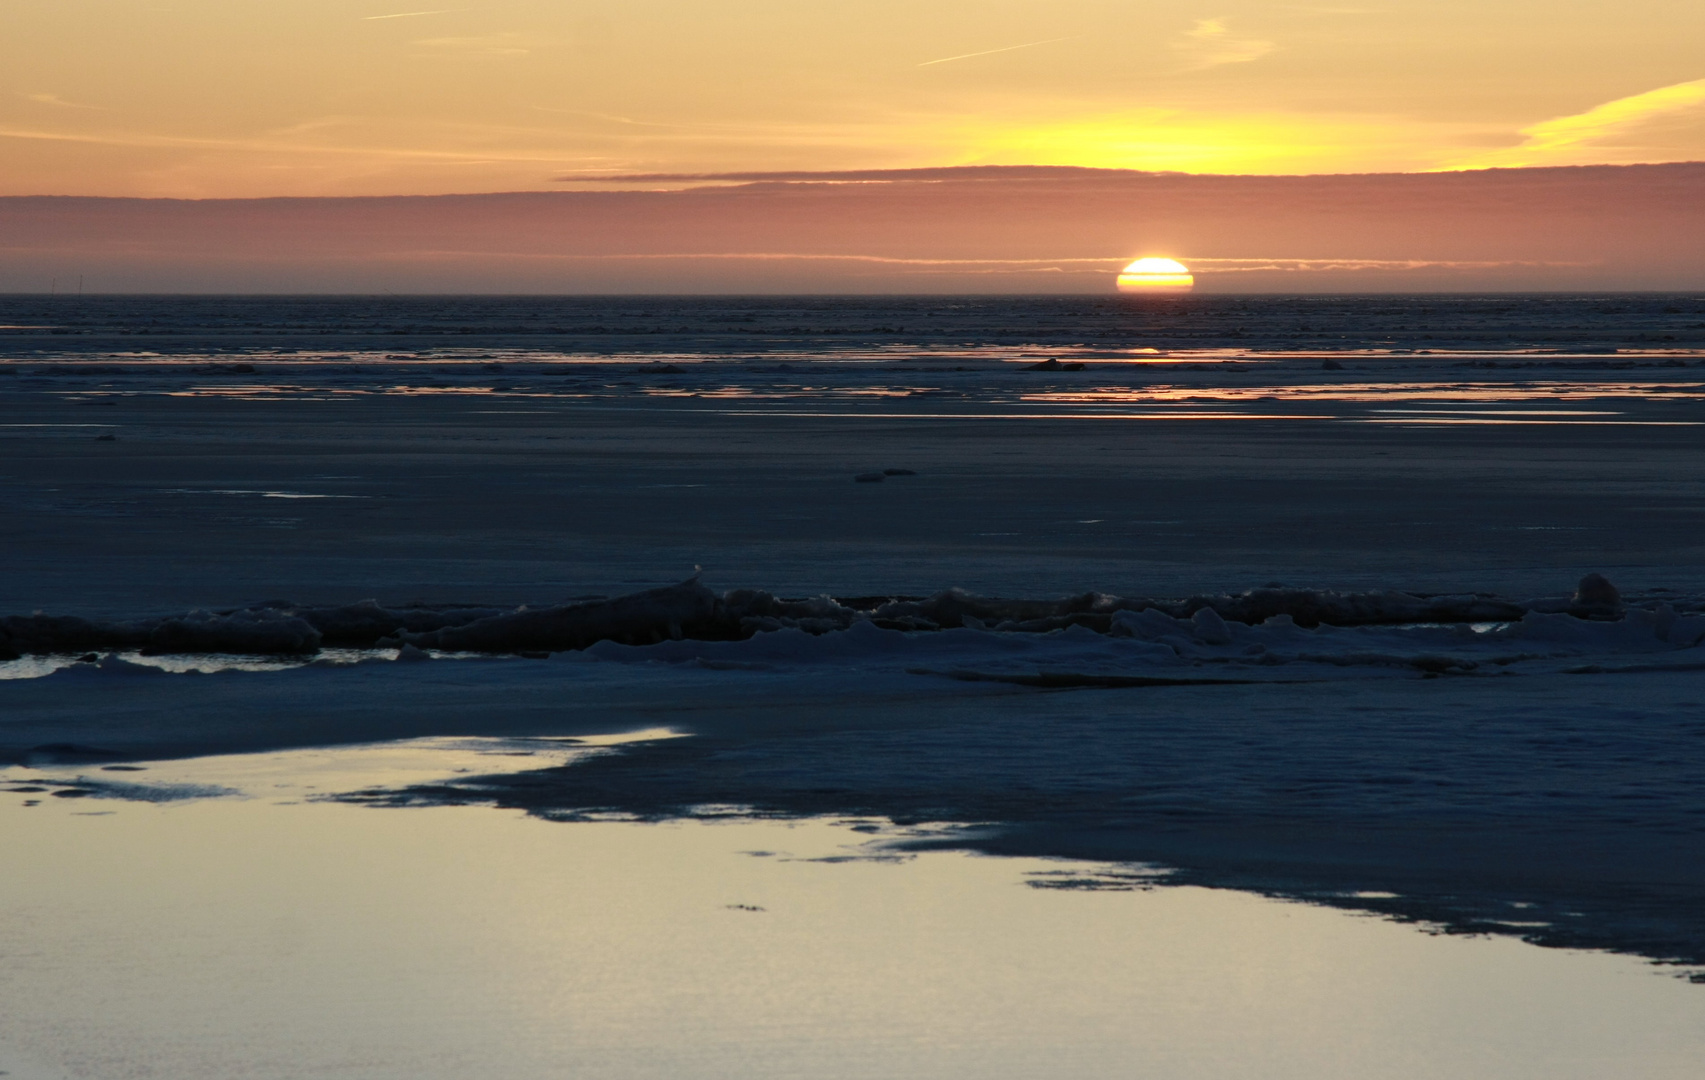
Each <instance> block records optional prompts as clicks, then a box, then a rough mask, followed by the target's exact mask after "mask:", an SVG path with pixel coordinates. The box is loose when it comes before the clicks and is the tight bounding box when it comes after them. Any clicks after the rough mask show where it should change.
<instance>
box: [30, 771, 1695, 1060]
mask: <svg viewBox="0 0 1705 1080" xmlns="http://www.w3.org/2000/svg"><path fill="white" fill-rule="evenodd" d="M425 749H426V748H422V747H409V746H402V747H395V748H392V749H391V750H386V749H383V748H377V747H375V748H368V749H365V750H361V751H338V752H323V756H322V757H321V758H320V759H319V761H318V763H317V764H316V761H315V759H314V753H316V752H308V753H306V754H301V753H299V754H293V755H256V756H255V758H254V759H253V760H251V761H250V762H248V763H247V764H243V763H242V762H240V761H239V760H238V759H224V760H223V761H220V762H212V763H208V762H204V763H201V764H195V763H187V764H184V765H182V766H179V767H176V768H175V769H167V768H166V767H164V766H162V765H150V766H148V767H147V769H146V770H145V771H143V772H132V773H126V774H123V775H124V776H125V777H126V778H127V779H126V782H129V781H130V780H131V779H134V778H146V777H155V778H157V779H156V781H154V782H161V779H163V778H165V777H166V776H167V775H168V774H170V776H171V779H172V782H174V783H183V782H187V781H190V780H199V781H203V782H205V781H208V780H209V779H211V778H213V777H215V776H217V777H222V778H224V779H225V780H226V781H228V782H234V783H236V784H237V785H238V786H239V787H241V788H242V789H244V790H246V791H249V792H251V793H257V792H270V794H269V796H268V797H265V798H250V799H247V800H235V799H228V798H227V799H191V800H188V801H180V802H160V803H149V804H144V803H136V802H116V801H112V800H94V799H75V800H53V799H47V800H43V801H40V803H39V804H38V805H36V806H33V807H29V808H24V807H22V806H21V805H19V803H18V802H16V801H13V798H7V799H6V800H5V801H3V802H0V820H3V821H4V826H3V827H0V859H3V860H4V863H5V865H6V866H7V867H8V868H9V871H8V873H7V874H6V875H4V876H0V957H4V959H5V962H4V964H0V1069H5V1070H7V1071H8V1072H9V1073H10V1074H11V1076H13V1077H23V1078H27V1080H50V1078H51V1080H66V1078H69V1077H73V1076H102V1077H106V1076H113V1077H117V1076H143V1075H152V1076H171V1077H174V1078H178V1080H204V1078H205V1080H225V1078H227V1077H230V1076H232V1075H236V1074H238V1073H240V1074H241V1075H243V1076H245V1077H249V1078H254V1080H273V1078H277V1080H284V1078H290V1080H296V1078H300V1077H305V1076H327V1075H339V1076H352V1077H366V1078H374V1080H377V1078H393V1077H394V1078H398V1080H402V1078H408V1080H435V1078H440V1077H442V1078H450V1077H455V1078H462V1077H466V1076H470V1075H481V1076H501V1077H505V1078H513V1080H530V1078H534V1077H538V1078H544V1077H559V1076H565V1075H587V1076H597V1077H615V1078H623V1077H671V1078H673V1077H682V1076H688V1077H735V1076H738V1077H756V1078H764V1077H784V1076H807V1075H808V1076H813V1077H860V1078H864V1077H871V1076H884V1077H887V1076H893V1077H930V1078H934V1077H942V1076H978V1077H996V1078H1003V1077H1015V1078H1016V1077H1023V1078H1026V1080H1029V1078H1031V1077H1035V1076H1039V1075H1109V1074H1112V1075H1159V1076H1167V1077H1183V1078H1191V1077H1204V1078H1206V1077H1213V1078H1216V1080H1217V1078H1222V1077H1226V1076H1240V1075H1241V1076H1262V1077H1269V1078H1279V1080H1283V1078H1291V1077H1296V1078H1302V1077H1307V1078H1310V1080H1314V1078H1319V1077H1357V1078H1367V1077H1372V1078H1382V1077H1390V1078H1398V1077H1401V1078H1404V1080H1412V1078H1416V1077H1422V1078H1426V1077H1440V1078H1443V1077H1450V1078H1452V1080H1476V1078H1487V1080H1491V1078H1496V1080H1523V1078H1527V1077H1533V1078H1539V1077H1544V1078H1546V1080H1559V1078H1562V1080H1571V1078H1581V1080H1586V1078H1589V1077H1591V1078H1595V1080H1596V1078H1599V1077H1602V1076H1605V1075H1609V1074H1615V1075H1628V1076H1640V1077H1642V1078H1647V1080H1667V1078H1672V1077H1673V1078H1680V1077H1692V1076H1695V1075H1697V1066H1698V1061H1699V1060H1700V1059H1701V1055H1702V1054H1705V993H1702V992H1701V991H1700V989H1699V988H1697V987H1692V986H1689V985H1687V984H1685V983H1682V982H1679V981H1677V980H1674V979H1669V978H1664V977H1662V976H1661V975H1659V974H1657V973H1655V972H1654V971H1653V970H1652V969H1650V968H1647V967H1644V966H1642V965H1641V964H1639V963H1638V962H1636V961H1632V960H1629V959H1626V958H1619V957H1612V956H1605V955H1595V954H1574V953H1567V952H1562V951H1556V950H1542V949H1536V948H1532V947H1529V946H1525V945H1522V944H1520V943H1517V942H1514V941H1510V940H1470V939H1464V938H1457V937H1437V936H1429V935H1427V934H1425V933H1418V932H1417V930H1416V928H1414V927H1409V926H1401V925H1397V924H1394V923H1389V922H1385V921H1381V920H1377V919H1372V918H1366V917H1356V916H1352V915H1347V914H1344V913H1342V912H1338V911H1333V910H1329V909H1325V908H1316V907H1308V906H1303V905H1297V904H1288V903H1280V902H1276V901H1271V900H1265V899H1261V898H1259V897H1255V896H1252V895H1249V894H1243V893H1235V892H1228V891H1221V890H1207V889H1200V888H1193V887H1164V888H1161V887H1156V886H1157V885H1160V884H1162V883H1164V875H1158V874H1157V873H1156V872H1155V871H1153V870H1152V868H1145V867H1141V866H1107V865H1100V864H1081V863H1062V862H1055V861H1048V860H1040V859H994V858H985V857H977V856H973V855H968V854H964V853H960V852H951V851H922V852H917V851H907V850H904V848H903V846H897V845H903V842H904V841H906V840H908V839H911V840H916V839H919V838H920V837H923V838H927V837H928V835H929V834H930V832H931V830H930V829H929V828H923V829H914V830H902V829H895V828H893V827H892V826H890V825H888V824H887V823H886V822H882V821H870V820H862V819H856V820H847V819H814V820H805V821H786V822H783V821H766V820H753V819H750V818H741V817H738V816H731V817H724V818H720V819H717V818H712V819H709V820H696V821H692V822H674V823H668V824H662V825H656V824H635V823H624V822H609V821H603V822H599V821H592V822H586V821H581V822H576V823H572V824H560V823H552V822H546V821H540V820H537V819H529V818H524V817H521V816H519V815H516V814H513V813H510V812H499V811H493V810H488V809H482V808H468V807H464V808H452V809H445V808H440V809H433V810H375V809H369V808H361V807H353V806H348V805H340V804H330V803H324V802H314V801H309V802H302V801H301V800H302V798H303V797H304V796H305V795H306V796H310V797H311V796H312V795H313V794H314V793H316V792H318V791H324V790H328V789H333V788H347V787H348V786H350V785H351V784H359V783H365V782H368V781H370V780H372V779H375V778H382V779H384V780H385V781H386V782H394V781H396V780H397V779H399V778H402V777H403V774H406V773H409V772H410V771H411V768H412V767H411V766H409V765H408V762H409V761H411V760H412V761H414V762H416V763H419V762H422V761H423V760H427V759H430V760H432V761H433V762H434V767H442V766H443V765H448V764H450V763H452V762H457V761H460V762H461V764H460V765H456V766H454V767H456V768H464V767H465V768H479V769H482V770H489V769H490V768H491V767H492V763H493V761H494V760H495V759H494V757H493V756H492V754H491V753H490V752H489V751H492V750H493V749H494V748H493V747H490V746H483V747H482V746H461V747H456V746H440V747H436V748H431V750H430V752H423V751H424V750H425ZM522 749H525V747H523V748H522ZM533 749H534V751H535V752H536V753H538V754H556V755H568V754H574V753H589V752H596V748H595V747H588V746H585V745H584V744H582V745H578V746H573V745H557V746H553V747H534V748H533ZM515 752H521V751H520V750H517V751H515ZM517 760H520V759H517ZM9 774H10V775H14V776H15V775H17V770H9ZM275 784H276V785H282V786H280V787H277V788H269V785H275ZM281 803H289V804H292V805H280V804H281ZM731 812H733V811H732V810H731ZM952 828H953V827H951V826H939V827H935V829H936V830H937V831H939V830H943V829H949V830H950V829H952ZM1512 915H1513V916H1514V917H1515V918H1517V919H1519V918H1520V915H1519V913H1512Z"/></svg>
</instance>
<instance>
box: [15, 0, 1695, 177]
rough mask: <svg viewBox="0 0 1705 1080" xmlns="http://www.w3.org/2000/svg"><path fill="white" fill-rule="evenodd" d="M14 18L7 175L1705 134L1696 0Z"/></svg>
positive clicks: (1080, 159) (1528, 141) (827, 161)
mask: <svg viewBox="0 0 1705 1080" xmlns="http://www.w3.org/2000/svg"><path fill="white" fill-rule="evenodd" d="M439 5H442V6H439ZM0 25H4V26H5V28H6V31H5V33H4V35H0V195H107V196H154V197H159V196H170V197H180V198H243V197H258V196H307V195H410V194H441V193H451V192H465V193H478V192H501V191H543V190H576V189H579V190H587V189H589V188H590V189H597V188H602V187H611V186H646V185H653V186H657V185H663V186H666V185H667V183H668V182H667V181H631V180H621V179H619V178H621V177H626V176H631V175H635V174H679V173H694V174H698V173H723V172H734V171H752V170H847V169H889V168H914V167H934V166H960V165H990V164H993V165H1081V166H1094V167H1102V168H1128V169H1142V170H1160V171H1179V172H1188V173H1230V174H1299V173H1355V172H1420V171H1435V170H1458V169H1477V168H1487V167H1494V166H1541V165H1578V164H1626V163H1639V162H1675V161H1695V160H1705V4H1702V3H1699V2H1698V0H1616V2H1610V0H1478V2H1438V0H1323V2H1319V3H1266V2H1254V0H1223V2H1220V0H1213V2H1206V0H1205V2H1203V3H1195V2H1175V0H1167V2H1161V0H1003V2H987V0H984V2H972V0H842V2H840V3H838V4H812V3H802V2H800V0H728V2H709V0H696V2H695V0H619V2H618V0H576V2H565V0H502V2H482V0H472V2H461V0H292V2H290V3H277V2H265V3H263V2H258V0H146V2H132V0H54V2H53V3H43V2H41V0H0Z"/></svg>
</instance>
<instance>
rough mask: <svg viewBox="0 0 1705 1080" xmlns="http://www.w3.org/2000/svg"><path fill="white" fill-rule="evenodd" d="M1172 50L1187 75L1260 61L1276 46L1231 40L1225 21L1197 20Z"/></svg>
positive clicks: (1261, 42) (1251, 40)
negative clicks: (1213, 68)
mask: <svg viewBox="0 0 1705 1080" xmlns="http://www.w3.org/2000/svg"><path fill="white" fill-rule="evenodd" d="M1172 48H1173V51H1175V52H1177V53H1178V54H1179V55H1180V56H1181V57H1183V59H1184V64H1185V68H1184V69H1185V70H1186V71H1201V70H1203V69H1204V68H1211V67H1219V66H1220V65H1221V64H1243V63H1247V62H1249V61H1250V60H1259V59H1260V58H1261V57H1263V56H1266V55H1267V54H1268V53H1270V52H1272V51H1273V50H1274V49H1276V48H1278V46H1276V45H1274V44H1273V43H1272V42H1271V41H1257V40H1256V39H1254V38H1234V37H1232V36H1231V28H1230V27H1228V26H1227V25H1226V20H1225V19H1197V20H1196V25H1195V26H1193V27H1191V28H1190V29H1189V30H1186V31H1185V32H1184V37H1183V38H1182V39H1181V40H1178V41H1174V42H1173V43H1172Z"/></svg>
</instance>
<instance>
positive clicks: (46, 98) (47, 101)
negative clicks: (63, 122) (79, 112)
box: [24, 94, 104, 111]
mask: <svg viewBox="0 0 1705 1080" xmlns="http://www.w3.org/2000/svg"><path fill="white" fill-rule="evenodd" d="M24 97H26V98H28V99H29V100H30V101H33V102H35V103H36V104H37V105H56V106H58V107H59V108H61V109H94V110H96V111H104V110H102V109H101V107H100V106H99V105H79V104H77V103H76V102H75V101H66V100H65V99H64V98H62V97H60V96H59V95H58V94H25V95H24Z"/></svg>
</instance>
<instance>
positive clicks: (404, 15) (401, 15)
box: [361, 8, 473, 22]
mask: <svg viewBox="0 0 1705 1080" xmlns="http://www.w3.org/2000/svg"><path fill="white" fill-rule="evenodd" d="M472 10H473V8H437V9H436V10H433V11H399V12H397V13H396V14H395V15H363V16H361V21H362V22H375V21H377V20H379V19H412V18H415V17H416V16H419V15H453V14H455V13H456V12H458V11H472Z"/></svg>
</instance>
